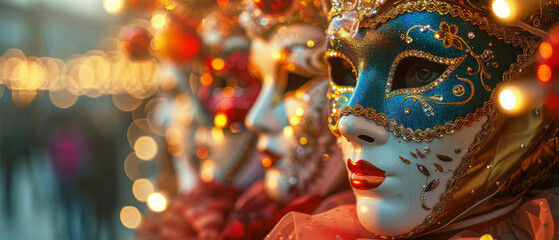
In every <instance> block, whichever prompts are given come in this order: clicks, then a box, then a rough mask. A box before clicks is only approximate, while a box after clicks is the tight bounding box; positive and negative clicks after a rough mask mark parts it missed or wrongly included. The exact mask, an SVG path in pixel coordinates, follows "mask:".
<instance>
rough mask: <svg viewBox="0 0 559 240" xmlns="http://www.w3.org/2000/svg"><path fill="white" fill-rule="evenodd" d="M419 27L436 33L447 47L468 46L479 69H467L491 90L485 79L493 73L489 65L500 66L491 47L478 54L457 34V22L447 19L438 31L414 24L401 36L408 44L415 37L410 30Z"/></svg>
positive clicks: (487, 89) (436, 36)
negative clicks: (488, 68) (453, 22)
mask: <svg viewBox="0 0 559 240" xmlns="http://www.w3.org/2000/svg"><path fill="white" fill-rule="evenodd" d="M417 28H419V31H420V32H422V33H425V32H427V31H429V32H433V33H434V35H433V37H434V38H435V39H437V40H440V41H443V46H444V47H445V48H450V47H455V48H456V49H459V50H463V49H464V47H463V46H466V48H467V49H466V52H467V53H469V54H470V56H472V57H473V58H474V59H475V60H476V62H477V65H478V66H477V70H475V71H474V69H473V68H472V67H468V69H467V72H468V74H469V75H471V76H473V75H479V79H480V81H481V85H482V86H483V88H484V89H485V90H486V91H488V92H489V91H491V87H490V86H489V85H487V84H485V81H484V79H485V78H487V79H491V74H490V73H489V72H487V66H491V67H493V68H498V67H499V64H498V63H497V62H491V59H493V51H492V50H491V49H485V50H484V51H483V53H481V54H479V55H478V54H476V53H475V52H474V51H473V50H472V48H471V47H470V45H468V43H467V42H466V41H465V40H464V39H463V38H461V37H460V36H458V35H457V33H458V26H457V25H456V24H452V25H451V24H448V23H447V22H445V21H442V22H441V23H440V24H439V30H438V31H436V30H433V29H431V27H430V26H429V25H425V26H421V25H416V26H413V27H411V28H409V29H408V30H407V31H406V35H404V34H402V35H401V38H402V39H403V40H406V42H407V43H408V44H410V43H412V42H413V39H412V38H411V37H410V32H411V31H412V30H414V29H417Z"/></svg>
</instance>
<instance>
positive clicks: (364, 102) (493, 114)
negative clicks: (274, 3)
mask: <svg viewBox="0 0 559 240" xmlns="http://www.w3.org/2000/svg"><path fill="white" fill-rule="evenodd" d="M495 2H496V3H497V5H495V4H494V3H493V1H453V0H450V1H432V0H420V1H384V0H380V1H365V0H362V1H359V0H358V1H341V0H339V1H338V0H334V1H332V10H331V12H330V15H329V16H330V18H331V22H330V25H329V29H328V33H329V36H328V52H327V59H328V62H329V65H330V81H331V93H330V94H329V96H330V98H331V102H330V109H331V115H330V116H329V120H330V128H331V130H332V132H333V133H334V134H335V135H336V136H337V137H338V139H339V140H340V141H339V143H340V147H341V148H342V152H343V160H344V162H345V163H346V167H347V172H348V176H349V181H350V184H351V186H352V189H353V192H354V195H355V198H356V200H357V203H356V204H355V205H346V206H341V207H338V208H336V209H333V210H331V211H328V212H326V213H323V214H320V215H315V216H308V215H305V214H290V215H288V216H286V217H285V218H284V219H283V220H282V222H280V223H279V224H278V226H276V228H275V229H274V231H273V232H272V233H271V234H270V239H280V238H285V239H287V238H296V239H307V238H313V239H325V238H336V239H356V238H373V239H405V238H417V237H425V238H426V239H448V238H452V239H468V237H473V238H476V239H477V238H480V237H482V236H483V235H484V234H490V235H492V236H493V237H495V238H498V239H552V238H553V236H554V235H555V234H556V233H555V231H556V228H555V227H556V223H557V219H556V218H557V211H558V209H557V208H558V206H557V203H558V201H557V197H556V194H557V191H554V190H551V191H548V193H547V194H544V195H540V196H535V195H534V191H532V192H529V193H528V191H529V190H531V189H534V188H536V186H538V185H541V184H543V183H545V182H547V181H549V180H550V179H552V178H551V176H552V175H553V174H554V173H556V170H557V168H556V167H557V165H558V160H559V159H558V154H557V152H558V150H559V149H558V146H557V123H556V121H555V120H554V116H553V115H554V113H553V112H551V111H549V110H548V109H547V108H546V107H544V104H543V101H541V99H540V101H535V102H532V103H531V104H525V105H527V106H525V108H526V110H525V111H524V113H522V114H520V115H514V116H513V115H507V113H506V109H504V108H501V107H499V101H500V100H499V99H500V98H501V97H500V96H501V93H502V90H503V88H504V86H505V85H506V84H508V83H510V82H515V81H520V80H519V77H518V76H519V75H520V74H522V73H525V72H529V70H530V68H533V64H532V63H533V59H534V55H535V54H536V52H537V48H538V46H539V43H540V42H541V41H542V38H543V37H545V36H546V35H547V32H546V31H548V29H549V27H550V26H551V25H552V24H553V23H555V22H556V21H557V9H558V8H557V5H556V3H553V2H547V1H541V2H537V1H534V2H529V1H506V2H505V1H495ZM502 2H505V3H504V4H505V5H506V6H507V7H510V5H508V4H512V3H515V4H517V5H516V6H515V7H516V11H517V12H516V14H514V12H512V13H511V14H513V15H512V16H510V19H499V17H498V16H496V15H495V14H494V13H498V14H501V13H502V12H501V11H502V10H503V6H502V4H503V3H502ZM499 4H501V5H499ZM513 7H514V6H513ZM505 10H506V9H505ZM509 10H510V9H509ZM532 81H535V79H533V77H532ZM533 85H536V84H533ZM524 91H526V92H528V91H530V89H524ZM501 101H502V100H501ZM526 103H527V102H526ZM553 212H554V213H555V214H553ZM554 218H555V220H554ZM554 223H555V224H554ZM486 237H487V238H488V237H489V236H486Z"/></svg>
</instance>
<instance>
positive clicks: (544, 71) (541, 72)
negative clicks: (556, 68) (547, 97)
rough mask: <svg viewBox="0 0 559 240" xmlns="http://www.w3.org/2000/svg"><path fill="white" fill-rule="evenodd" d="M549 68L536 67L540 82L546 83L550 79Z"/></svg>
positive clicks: (544, 66)
mask: <svg viewBox="0 0 559 240" xmlns="http://www.w3.org/2000/svg"><path fill="white" fill-rule="evenodd" d="M551 75H552V72H551V68H550V67H549V66H548V65H547V64H542V65H540V66H539V67H538V79H540V81H542V82H548V81H549V80H550V79H551Z"/></svg>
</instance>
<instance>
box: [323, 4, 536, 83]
mask: <svg viewBox="0 0 559 240" xmlns="http://www.w3.org/2000/svg"><path fill="white" fill-rule="evenodd" d="M425 11H426V12H438V13H439V14H441V15H446V14H450V15H451V16H452V17H457V18H460V19H462V21H465V22H469V23H471V24H472V25H474V26H477V27H478V28H479V29H480V30H484V31H485V32H487V34H488V35H489V36H494V37H496V38H497V39H499V40H503V41H504V42H505V43H509V44H512V45H513V46H519V47H521V48H522V49H523V53H522V54H520V55H518V56H517V58H516V63H514V64H512V65H511V66H510V69H509V70H508V71H506V72H505V73H504V74H503V80H504V81H507V80H509V79H510V78H511V76H512V75H513V74H514V73H516V72H518V70H519V69H520V67H521V66H522V65H523V64H524V63H526V62H528V61H529V58H530V57H531V56H532V55H534V54H535V52H536V49H537V47H538V44H537V42H536V38H537V37H526V36H525V35H523V34H517V32H515V31H514V30H510V29H506V28H504V27H500V26H497V25H496V24H495V23H490V22H489V20H488V19H487V18H485V17H482V16H481V15H479V14H478V13H473V12H471V11H469V10H467V9H464V8H462V7H461V6H459V5H455V4H450V3H446V2H441V1H435V0H423V1H402V2H401V3H399V4H398V5H397V6H395V7H393V8H390V9H388V10H387V11H384V12H383V14H381V15H378V16H376V17H373V18H366V19H363V21H362V22H361V23H362V25H361V26H362V27H368V28H376V27H377V26H378V25H380V24H382V23H385V22H387V21H388V20H390V19H394V18H396V17H398V16H400V15H402V14H404V13H408V12H409V13H411V12H425ZM330 15H336V13H331V14H330Z"/></svg>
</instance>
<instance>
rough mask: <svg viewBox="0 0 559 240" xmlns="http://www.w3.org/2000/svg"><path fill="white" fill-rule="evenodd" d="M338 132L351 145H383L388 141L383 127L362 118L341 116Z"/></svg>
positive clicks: (386, 132)
mask: <svg viewBox="0 0 559 240" xmlns="http://www.w3.org/2000/svg"><path fill="white" fill-rule="evenodd" d="M338 130H339V131H340V133H341V134H342V136H344V137H345V138H346V139H347V140H348V141H350V142H351V143H352V144H353V145H360V146H365V145H383V144H385V143H386V142H387V141H388V137H389V135H388V134H389V132H388V131H386V130H385V129H384V127H383V126H379V125H377V124H376V123H375V122H374V121H373V120H369V119H367V118H365V117H363V116H355V115H347V116H342V117H341V118H340V121H339V122H338Z"/></svg>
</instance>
